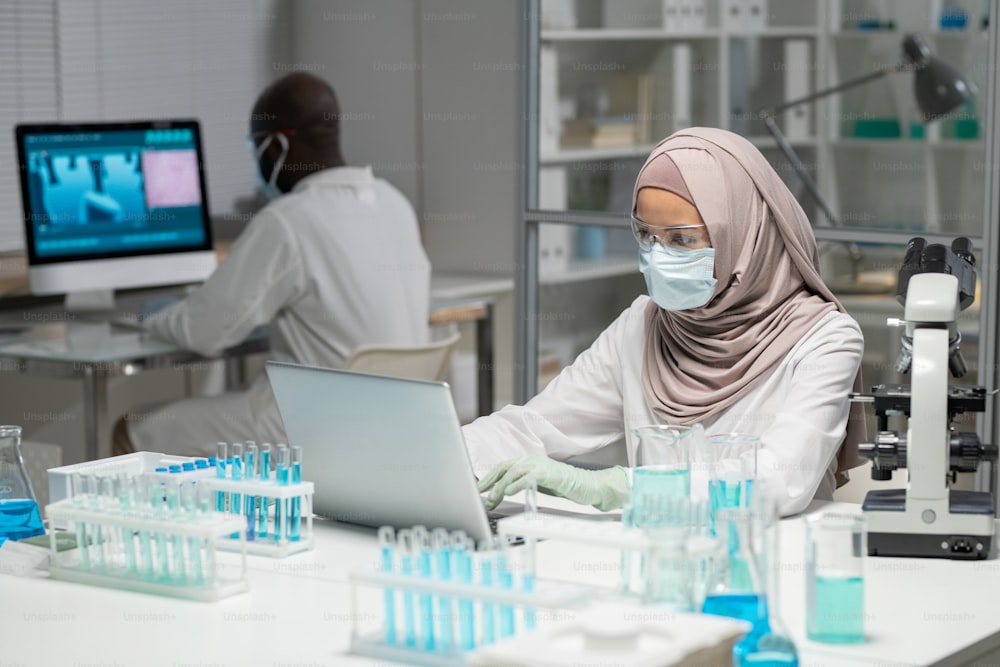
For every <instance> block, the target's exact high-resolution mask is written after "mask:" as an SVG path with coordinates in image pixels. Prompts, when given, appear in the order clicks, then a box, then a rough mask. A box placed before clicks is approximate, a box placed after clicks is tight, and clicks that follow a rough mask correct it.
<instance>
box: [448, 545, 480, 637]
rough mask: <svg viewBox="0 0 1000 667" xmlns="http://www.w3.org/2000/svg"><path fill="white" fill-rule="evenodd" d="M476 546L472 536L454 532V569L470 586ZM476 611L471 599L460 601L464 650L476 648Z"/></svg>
mask: <svg viewBox="0 0 1000 667" xmlns="http://www.w3.org/2000/svg"><path fill="white" fill-rule="evenodd" d="M474 547H475V545H474V543H473V542H472V538H470V537H467V536H466V535H465V533H464V532H462V531H456V532H455V533H453V534H452V571H453V572H454V573H455V578H456V579H457V580H458V581H459V582H461V583H463V584H468V585H470V586H471V585H472V550H473V548H474ZM474 611H475V607H474V605H473V602H472V600H471V599H460V600H459V601H458V624H459V625H458V642H459V648H460V649H462V650H463V651H471V650H472V649H474V648H476V619H475V614H474Z"/></svg>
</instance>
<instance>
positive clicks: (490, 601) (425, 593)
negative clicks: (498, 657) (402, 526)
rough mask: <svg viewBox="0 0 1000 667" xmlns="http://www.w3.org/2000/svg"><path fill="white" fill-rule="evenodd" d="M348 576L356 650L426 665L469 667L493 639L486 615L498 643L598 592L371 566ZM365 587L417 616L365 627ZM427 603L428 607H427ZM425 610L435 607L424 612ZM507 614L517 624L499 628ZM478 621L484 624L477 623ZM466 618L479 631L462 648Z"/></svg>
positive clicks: (400, 610)
mask: <svg viewBox="0 0 1000 667" xmlns="http://www.w3.org/2000/svg"><path fill="white" fill-rule="evenodd" d="M349 580H350V583H351V589H352V590H351V600H352V604H353V605H354V613H353V614H352V615H351V617H352V627H351V652H352V653H354V654H357V655H364V656H367V657H370V658H376V659H379V660H391V661H398V662H401V663H405V664H413V665H423V666H426V667H459V666H464V665H469V664H470V662H469V661H470V657H471V656H472V655H473V654H474V653H475V650H476V647H480V646H484V645H489V642H490V640H488V639H487V638H486V637H485V636H484V635H485V634H486V633H485V632H484V630H483V625H482V621H484V619H488V618H492V619H493V621H494V623H493V628H494V629H493V631H492V634H493V635H494V637H495V639H494V641H496V640H501V639H504V638H506V637H507V636H512V635H513V634H516V633H519V632H524V631H526V630H530V629H531V628H532V627H533V626H534V623H535V620H534V619H536V618H537V617H538V616H540V614H539V610H551V611H550V614H551V613H552V612H554V611H555V610H559V609H566V608H572V607H576V606H580V605H582V604H584V603H585V602H587V601H588V600H591V599H593V596H594V592H595V589H594V588H593V587H589V586H582V585H577V584H570V583H564V582H557V581H541V580H539V581H537V582H535V585H534V587H533V589H532V590H531V591H524V590H521V591H518V590H510V589H504V588H500V587H492V588H491V587H486V586H484V585H482V584H469V583H463V582H457V581H441V580H437V579H433V578H425V577H420V576H417V575H416V574H411V575H405V574H396V573H391V574H390V573H385V572H373V571H370V570H366V571H359V572H354V573H352V574H351V575H350V576H349ZM362 587H367V588H378V589H381V590H382V591H383V592H384V594H385V595H387V596H391V598H392V604H393V605H394V607H395V610H396V612H397V614H398V615H396V618H397V619H398V618H403V617H404V616H405V615H406V614H408V613H409V612H408V611H407V609H408V608H410V609H411V611H412V619H405V618H404V620H402V621H400V622H393V625H392V627H391V628H390V626H389V625H388V623H390V620H389V619H387V620H386V625H383V627H382V628H381V629H380V630H375V631H372V630H371V629H370V628H363V627H362V623H361V620H362V619H367V618H371V615H370V614H365V613H361V612H360V608H359V590H358V589H359V588H362ZM408 600H409V602H408ZM425 604H426V605H428V606H427V607H424V605H425ZM424 609H429V610H431V611H430V613H425V612H424V611H423V610H424ZM504 614H508V615H510V616H511V618H512V620H511V621H508V622H509V623H512V625H510V626H509V628H508V632H503V631H502V630H501V629H500V626H501V625H502V623H503V622H504V621H503V618H504ZM550 614H546V615H550ZM473 619H479V620H480V622H479V623H475V621H474V620H473ZM393 621H395V619H393ZM463 622H464V623H467V624H469V625H470V626H471V627H473V630H474V632H475V635H474V637H472V641H471V646H469V645H465V646H463V643H464V640H463V636H462V632H463V630H462V627H461V626H462V623H463ZM428 637H433V638H434V639H433V643H432V644H429V643H428ZM390 638H391V639H390Z"/></svg>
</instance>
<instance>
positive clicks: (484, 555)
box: [479, 540, 497, 644]
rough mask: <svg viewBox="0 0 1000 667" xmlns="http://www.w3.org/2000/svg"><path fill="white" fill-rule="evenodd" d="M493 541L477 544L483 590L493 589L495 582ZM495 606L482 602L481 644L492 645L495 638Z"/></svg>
mask: <svg viewBox="0 0 1000 667" xmlns="http://www.w3.org/2000/svg"><path fill="white" fill-rule="evenodd" d="M492 551H493V540H483V541H482V542H480V543H479V556H480V560H479V567H480V581H479V583H481V584H482V586H483V588H493V586H494V584H495V583H496V581H495V580H494V573H493V566H494V563H493V553H492ZM496 607H497V606H496V604H495V603H493V602H488V601H486V600H484V601H483V606H482V610H483V644H492V643H493V642H495V641H496V640H497V637H496V630H495V628H496Z"/></svg>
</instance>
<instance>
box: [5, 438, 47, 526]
mask: <svg viewBox="0 0 1000 667" xmlns="http://www.w3.org/2000/svg"><path fill="white" fill-rule="evenodd" d="M44 534H45V528H44V527H43V526H42V516H41V513H40V512H39V510H38V502H37V501H36V500H35V491H34V489H32V488H31V480H30V479H29V478H28V471H27V470H26V469H25V467H24V459H23V458H21V427H20V426H0V544H2V543H3V542H5V541H7V540H8V539H10V540H20V539H22V538H25V537H33V536H35V535H44Z"/></svg>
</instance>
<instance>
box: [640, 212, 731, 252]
mask: <svg viewBox="0 0 1000 667" xmlns="http://www.w3.org/2000/svg"><path fill="white" fill-rule="evenodd" d="M705 228H706V225H705V223H700V224H697V225H675V226H672V227H656V226H654V225H647V224H646V223H645V222H643V221H642V220H640V219H639V218H637V217H635V214H634V213H633V214H632V236H634V237H635V240H636V242H637V243H638V244H639V247H640V248H642V249H643V250H651V249H652V248H653V244H654V243H659V244H660V245H662V246H663V247H664V248H676V249H678V250H697V249H699V248H710V247H711V246H712V244H711V242H710V241H709V240H708V236H707V234H704V233H702V234H694V233H691V231H690V230H692V229H705Z"/></svg>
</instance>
